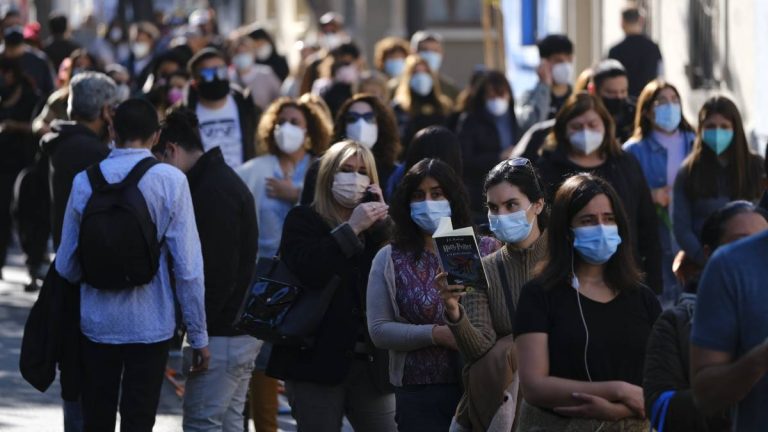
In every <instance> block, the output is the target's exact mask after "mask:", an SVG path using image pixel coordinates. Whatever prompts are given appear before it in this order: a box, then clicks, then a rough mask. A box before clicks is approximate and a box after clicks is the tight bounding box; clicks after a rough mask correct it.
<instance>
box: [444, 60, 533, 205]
mask: <svg viewBox="0 0 768 432" xmlns="http://www.w3.org/2000/svg"><path fill="white" fill-rule="evenodd" d="M458 136H459V142H461V154H462V158H463V159H464V184H465V185H466V186H467V191H468V192H469V196H470V200H471V201H470V202H471V208H472V212H473V215H474V217H475V220H482V219H484V218H485V216H484V215H483V213H484V211H483V210H484V208H483V202H482V191H483V177H484V176H485V175H486V173H488V171H490V169H491V168H493V167H494V166H495V165H496V163H498V162H499V161H500V160H504V159H507V158H509V155H510V154H511V153H512V150H513V148H514V146H515V143H516V142H517V139H518V138H519V128H518V125H517V117H516V115H515V100H514V97H513V95H512V87H510V85H509V82H508V81H507V78H506V77H505V76H504V74H503V73H501V72H499V71H493V70H491V71H486V72H485V74H484V75H483V77H482V78H480V81H478V83H477V85H476V86H475V87H474V91H473V92H472V93H471V95H470V97H469V99H468V100H467V105H466V110H465V113H464V115H463V116H462V118H461V119H460V122H459V126H458Z"/></svg>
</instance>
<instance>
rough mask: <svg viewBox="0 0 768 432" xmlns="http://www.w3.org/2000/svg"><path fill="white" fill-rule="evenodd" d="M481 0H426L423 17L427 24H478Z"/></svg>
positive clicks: (451, 25)
mask: <svg viewBox="0 0 768 432" xmlns="http://www.w3.org/2000/svg"><path fill="white" fill-rule="evenodd" d="M482 7H483V1H479V0H426V1H425V2H424V17H425V21H426V24H427V26H443V27H453V26H455V27H459V26H479V25H480V18H481V15H482Z"/></svg>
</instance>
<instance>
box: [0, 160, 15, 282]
mask: <svg viewBox="0 0 768 432" xmlns="http://www.w3.org/2000/svg"><path fill="white" fill-rule="evenodd" d="M17 174H18V171H0V269H2V268H3V265H5V257H6V255H7V253H8V246H9V245H10V243H11V203H12V202H13V182H14V181H16V175H17Z"/></svg>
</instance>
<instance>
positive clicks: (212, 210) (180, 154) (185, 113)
mask: <svg viewBox="0 0 768 432" xmlns="http://www.w3.org/2000/svg"><path fill="white" fill-rule="evenodd" d="M152 152H153V153H154V154H155V155H156V157H157V158H158V159H159V160H161V161H162V162H165V163H167V164H169V165H172V166H174V167H176V168H178V169H179V170H181V171H182V172H183V173H184V174H186V177H187V180H188V182H189V191H190V194H191V197H192V208H193V210H194V213H195V219H194V220H195V222H196V226H197V233H198V235H199V237H200V251H201V252H202V256H203V276H204V280H205V319H206V323H207V324H206V328H207V332H208V349H209V350H210V352H211V358H210V363H209V365H208V371H207V372H206V373H205V374H190V375H189V376H188V377H187V380H186V384H185V391H184V400H183V411H184V412H183V414H184V415H183V427H184V430H185V431H189V432H192V431H201V430H206V429H209V427H210V425H219V426H220V430H222V431H235V430H241V428H242V425H243V408H244V405H245V399H246V393H247V389H248V382H249V380H250V378H251V369H252V368H253V365H254V361H255V359H256V354H257V353H258V351H259V348H260V347H261V344H262V343H261V341H259V340H257V339H255V338H253V337H251V336H249V335H247V334H245V333H244V332H243V331H241V330H238V329H236V328H235V327H234V325H233V324H232V323H233V322H235V321H236V319H237V318H238V316H239V315H238V310H239V309H240V305H241V304H242V302H243V298H244V297H245V293H246V291H247V290H248V288H249V286H250V283H251V279H252V277H253V272H254V269H255V267H256V249H257V241H256V239H257V238H258V231H259V229H258V223H257V218H256V207H255V206H254V203H253V196H252V195H251V193H250V192H249V190H248V188H247V187H246V186H245V184H244V183H243V181H242V180H241V179H240V177H239V176H238V175H237V174H235V172H234V170H232V168H230V167H229V166H227V164H226V163H224V157H223V156H222V154H221V149H219V148H213V149H211V150H209V151H207V152H206V151H204V150H203V143H202V140H201V139H200V132H199V126H198V123H197V118H196V116H195V113H194V112H192V111H190V110H187V109H185V108H174V109H172V110H171V111H170V112H169V113H168V115H167V116H166V118H165V120H164V121H163V123H162V126H161V128H160V136H159V138H158V140H157V144H156V145H155V146H154V147H153V148H152ZM182 352H183V363H184V365H185V366H184V367H182V369H183V370H189V368H190V366H192V364H193V358H192V357H193V356H192V349H191V347H189V346H188V345H186V344H185V346H183V348H182Z"/></svg>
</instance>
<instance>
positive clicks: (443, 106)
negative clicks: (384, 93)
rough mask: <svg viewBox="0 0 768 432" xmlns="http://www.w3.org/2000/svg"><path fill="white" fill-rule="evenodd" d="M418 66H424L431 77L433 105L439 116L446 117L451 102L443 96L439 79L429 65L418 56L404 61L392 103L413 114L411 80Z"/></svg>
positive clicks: (411, 56) (412, 55)
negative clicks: (403, 67)
mask: <svg viewBox="0 0 768 432" xmlns="http://www.w3.org/2000/svg"><path fill="white" fill-rule="evenodd" d="M418 65H424V66H426V68H427V71H428V73H429V74H430V75H432V92H433V94H434V96H435V101H434V103H435V105H436V108H437V109H438V113H439V114H442V115H447V114H448V113H450V105H451V101H450V99H449V98H448V97H446V96H444V95H443V92H442V90H441V89H440V79H439V77H438V76H437V75H436V74H435V72H434V71H433V70H432V69H431V68H430V67H429V63H427V61H426V60H424V58H423V57H422V56H420V55H418V54H411V55H409V56H408V57H407V58H406V59H405V69H403V75H402V76H401V77H400V84H399V85H398V86H397V89H396V90H395V97H394V101H395V102H397V103H398V104H399V105H400V107H401V108H402V109H403V110H404V111H405V112H407V113H409V114H413V112H412V110H413V109H414V106H413V103H412V102H413V99H412V98H411V78H412V77H413V74H414V69H416V66H418Z"/></svg>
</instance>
